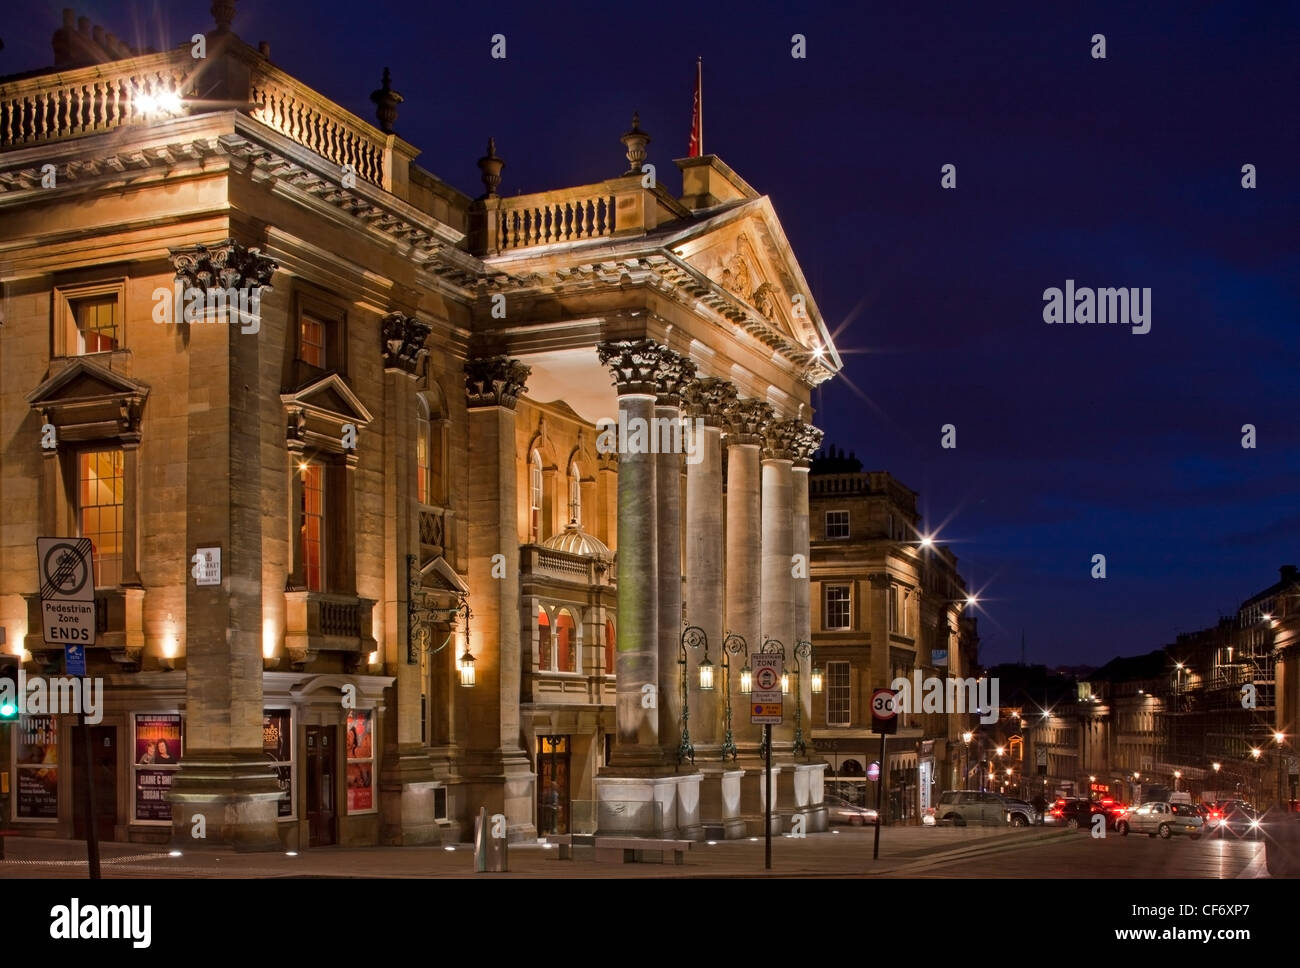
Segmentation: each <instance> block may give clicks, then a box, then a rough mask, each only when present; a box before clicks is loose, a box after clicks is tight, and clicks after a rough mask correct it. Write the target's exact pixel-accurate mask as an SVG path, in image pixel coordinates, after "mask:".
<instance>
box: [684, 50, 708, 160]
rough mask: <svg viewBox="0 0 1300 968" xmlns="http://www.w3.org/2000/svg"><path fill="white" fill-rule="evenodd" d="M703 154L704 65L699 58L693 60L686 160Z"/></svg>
mask: <svg viewBox="0 0 1300 968" xmlns="http://www.w3.org/2000/svg"><path fill="white" fill-rule="evenodd" d="M702 154H704V65H703V63H702V62H701V60H700V59H699V58H696V60H695V106H694V107H693V108H692V109H691V143H690V147H689V148H688V149H687V151H686V157H687V158H698V157H700V155H702Z"/></svg>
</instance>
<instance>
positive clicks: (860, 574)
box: [809, 448, 979, 822]
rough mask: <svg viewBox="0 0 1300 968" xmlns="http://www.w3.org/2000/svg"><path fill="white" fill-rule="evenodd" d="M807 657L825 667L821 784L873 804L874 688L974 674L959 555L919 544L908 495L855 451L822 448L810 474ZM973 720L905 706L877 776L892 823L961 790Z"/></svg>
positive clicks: (819, 712) (818, 719) (818, 712)
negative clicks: (965, 739) (965, 738)
mask: <svg viewBox="0 0 1300 968" xmlns="http://www.w3.org/2000/svg"><path fill="white" fill-rule="evenodd" d="M809 507H810V510H811V514H810V523H811V529H812V559H811V572H810V574H811V578H812V590H811V593H810V600H811V602H812V608H813V639H812V641H813V657H814V662H815V663H816V664H817V665H819V666H821V667H822V669H823V675H824V691H823V695H822V696H821V697H819V698H820V700H821V701H818V702H815V703H814V705H813V716H812V740H813V743H814V745H815V746H816V749H817V750H818V752H819V753H820V754H821V755H822V756H823V757H824V758H825V759H826V760H827V762H828V763H829V767H828V769H827V772H826V784H827V790H828V792H830V793H833V794H836V795H839V796H842V797H844V798H845V799H848V800H851V801H853V802H855V803H859V804H863V805H866V806H874V805H875V802H874V799H871V800H870V801H868V799H867V798H868V795H870V796H871V797H874V795H875V793H874V791H875V783H874V782H872V781H871V780H870V779H869V778H868V776H867V774H868V772H869V771H870V767H871V764H872V763H875V762H878V761H879V759H880V738H879V737H878V736H877V735H876V734H874V733H873V732H872V731H871V710H870V698H871V692H872V690H873V689H877V688H888V687H889V686H890V684H891V683H892V682H893V680H894V679H895V678H897V677H904V678H910V677H911V676H912V673H913V670H920V671H921V673H922V675H923V677H928V676H936V677H940V678H944V677H948V676H952V677H955V678H956V677H960V678H966V677H976V676H978V675H979V673H978V672H977V671H975V670H976V653H977V646H978V639H977V634H976V620H975V619H974V618H973V617H970V616H968V615H967V614H966V612H967V611H968V607H967V597H968V594H969V592H968V589H967V587H966V585H965V582H964V581H963V580H962V578H961V576H960V575H959V574H958V572H957V558H956V556H955V555H953V554H952V552H951V551H950V550H949V549H948V548H946V547H944V546H943V545H941V544H930V545H924V546H923V545H922V541H921V539H922V537H923V534H922V531H921V528H920V518H919V516H918V514H917V511H916V494H915V492H913V491H911V490H909V489H908V488H906V487H904V486H903V485H902V484H900V483H899V482H898V481H897V480H895V479H894V478H893V477H892V476H890V475H889V474H887V473H885V472H882V471H869V472H868V471H863V470H862V463H861V461H859V460H858V459H857V458H856V456H854V455H853V454H851V453H850V454H848V455H845V454H844V453H843V451H842V450H837V449H835V448H827V449H825V450H823V451H821V452H819V453H818V455H817V457H816V458H815V459H814V460H813V464H812V471H811V475H810V478H809ZM977 720H978V717H977V716H976V715H975V714H974V712H973V711H972V712H970V713H968V714H966V715H945V714H939V713H923V712H920V711H915V712H911V713H909V714H908V715H906V716H905V717H903V722H902V723H900V728H899V730H898V733H897V735H895V736H891V737H889V739H888V741H887V747H886V756H885V762H884V764H882V774H883V777H884V782H885V790H884V795H885V797H886V800H885V803H886V805H887V809H888V814H887V816H888V818H889V819H890V820H891V821H909V822H914V821H916V820H917V818H919V816H920V815H921V814H922V812H923V811H924V810H925V809H926V808H927V807H930V806H933V805H934V804H935V803H936V802H937V800H938V794H939V793H941V792H942V791H944V790H948V789H961V788H962V782H963V781H962V777H961V775H960V772H961V771H962V770H963V769H966V768H967V766H968V765H967V764H964V763H963V762H962V758H961V747H962V742H961V736H962V734H963V733H964V732H965V731H966V730H968V729H971V728H972V724H973V723H975V722H976V721H977Z"/></svg>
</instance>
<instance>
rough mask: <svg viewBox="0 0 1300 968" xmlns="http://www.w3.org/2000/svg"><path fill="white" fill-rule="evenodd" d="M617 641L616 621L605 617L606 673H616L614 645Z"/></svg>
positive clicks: (610, 674) (608, 674) (609, 674)
mask: <svg viewBox="0 0 1300 968" xmlns="http://www.w3.org/2000/svg"><path fill="white" fill-rule="evenodd" d="M616 641H617V639H616V637H615V635H614V623H613V622H612V621H611V620H609V619H605V675H607V676H612V675H613V674H614V645H615V642H616Z"/></svg>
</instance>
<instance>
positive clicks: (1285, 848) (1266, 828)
mask: <svg viewBox="0 0 1300 968" xmlns="http://www.w3.org/2000/svg"><path fill="white" fill-rule="evenodd" d="M1293 802H1294V801H1293ZM1285 806H1286V807H1289V806H1290V804H1286V805H1285ZM1283 807H1284V805H1283V804H1275V805H1274V806H1272V807H1270V808H1269V809H1268V810H1267V811H1265V813H1264V815H1263V816H1261V817H1260V818H1259V829H1260V830H1262V831H1263V833H1264V838H1263V839H1264V866H1266V867H1267V868H1268V872H1269V874H1270V875H1272V876H1273V877H1300V813H1296V812H1294V811H1292V810H1290V809H1284V808H1283Z"/></svg>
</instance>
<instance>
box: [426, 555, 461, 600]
mask: <svg viewBox="0 0 1300 968" xmlns="http://www.w3.org/2000/svg"><path fill="white" fill-rule="evenodd" d="M420 579H421V583H422V585H423V587H424V588H425V589H427V590H429V591H434V590H437V591H445V592H451V593H453V594H455V595H458V596H460V595H468V594H469V585H467V584H465V580H464V579H463V578H461V577H460V575H458V574H456V569H455V568H453V567H451V565H449V564H447V559H446V558H444V557H443V556H442V555H438V556H437V557H434V558H431V559H429V561H428V562H426V563H425V564H424V565H423V566H422V567H421V568H420Z"/></svg>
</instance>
